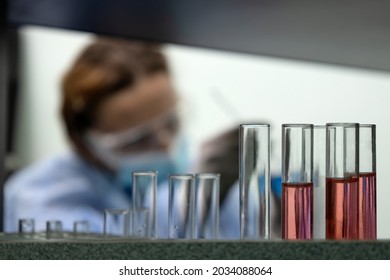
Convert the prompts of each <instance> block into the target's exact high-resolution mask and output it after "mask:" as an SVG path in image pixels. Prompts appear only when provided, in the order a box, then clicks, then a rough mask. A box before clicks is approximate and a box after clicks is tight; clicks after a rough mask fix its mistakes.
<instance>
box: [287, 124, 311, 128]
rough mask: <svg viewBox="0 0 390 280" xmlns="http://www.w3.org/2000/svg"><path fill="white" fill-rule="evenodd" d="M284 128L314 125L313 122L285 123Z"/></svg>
mask: <svg viewBox="0 0 390 280" xmlns="http://www.w3.org/2000/svg"><path fill="white" fill-rule="evenodd" d="M282 127H283V128H311V127H314V125H313V124H311V123H284V124H282Z"/></svg>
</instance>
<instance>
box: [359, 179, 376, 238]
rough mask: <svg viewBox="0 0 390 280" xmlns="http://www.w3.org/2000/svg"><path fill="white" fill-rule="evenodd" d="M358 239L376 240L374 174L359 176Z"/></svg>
mask: <svg viewBox="0 0 390 280" xmlns="http://www.w3.org/2000/svg"><path fill="white" fill-rule="evenodd" d="M359 239H364V240H367V239H376V173H360V174H359Z"/></svg>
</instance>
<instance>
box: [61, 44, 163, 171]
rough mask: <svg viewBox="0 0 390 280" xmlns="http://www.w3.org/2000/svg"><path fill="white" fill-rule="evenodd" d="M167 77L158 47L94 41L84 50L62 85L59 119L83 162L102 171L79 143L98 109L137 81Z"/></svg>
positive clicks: (97, 161) (83, 143) (91, 123)
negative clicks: (142, 78)
mask: <svg viewBox="0 0 390 280" xmlns="http://www.w3.org/2000/svg"><path fill="white" fill-rule="evenodd" d="M158 72H166V73H168V66H167V62H166V60H165V57H164V55H163V54H162V53H161V51H160V46H159V45H158V44H153V43H147V42H135V41H127V40H122V39H109V38H98V39H96V40H95V41H94V42H93V43H92V44H90V45H89V46H87V47H86V48H85V49H84V50H83V51H82V53H81V54H80V55H79V57H78V58H77V59H76V61H75V62H74V64H73V65H72V66H71V68H70V69H69V71H68V72H67V73H66V74H65V76H64V78H63V82H62V97H63V98H62V117H63V120H64V122H65V127H66V131H67V134H68V137H69V138H70V140H71V142H72V144H73V146H74V148H75V149H76V151H77V152H78V153H79V154H81V155H82V156H83V157H84V158H85V159H86V160H89V161H90V162H92V163H94V164H96V165H99V166H101V167H104V164H102V163H101V162H100V161H99V160H98V159H97V158H96V157H95V156H94V154H93V153H91V152H90V150H89V149H88V147H87V146H86V144H85V141H84V139H83V137H84V134H85V131H86V130H87V129H88V128H90V127H91V126H92V125H93V122H94V119H95V113H96V109H97V107H98V105H99V104H100V103H101V102H102V101H104V100H105V99H106V98H108V97H110V96H112V95H114V94H116V93H117V92H118V91H120V90H121V89H124V88H127V87H131V86H132V85H133V84H134V83H135V82H136V81H137V79H138V78H139V77H142V76H145V75H151V74H154V73H158Z"/></svg>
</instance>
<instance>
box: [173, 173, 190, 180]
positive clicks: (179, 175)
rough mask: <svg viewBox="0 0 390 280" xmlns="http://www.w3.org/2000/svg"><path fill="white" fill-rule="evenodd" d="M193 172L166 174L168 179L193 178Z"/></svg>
mask: <svg viewBox="0 0 390 280" xmlns="http://www.w3.org/2000/svg"><path fill="white" fill-rule="evenodd" d="M194 178H195V176H194V174H191V173H172V174H168V179H194Z"/></svg>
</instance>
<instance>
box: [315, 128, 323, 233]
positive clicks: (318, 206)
mask: <svg viewBox="0 0 390 280" xmlns="http://www.w3.org/2000/svg"><path fill="white" fill-rule="evenodd" d="M313 150H314V151H313V202H314V207H313V238H314V239H325V189H326V160H325V155H326V126H325V125H315V126H314V127H313Z"/></svg>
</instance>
